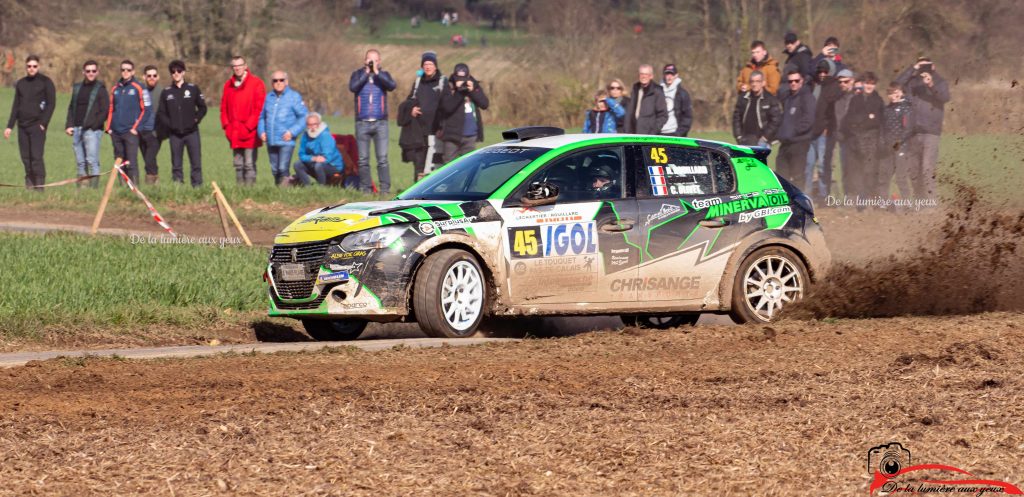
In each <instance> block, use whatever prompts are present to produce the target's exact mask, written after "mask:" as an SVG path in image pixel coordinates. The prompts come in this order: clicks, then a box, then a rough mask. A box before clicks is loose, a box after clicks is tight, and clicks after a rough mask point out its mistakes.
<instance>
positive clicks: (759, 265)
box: [730, 247, 809, 323]
mask: <svg viewBox="0 0 1024 497" xmlns="http://www.w3.org/2000/svg"><path fill="white" fill-rule="evenodd" d="M808 282H809V279H808V277H807V267H806V266H804V263H803V261H802V260H800V257H798V256H797V255H796V254H795V253H793V251H791V250H789V249H787V248H783V247H765V248H762V249H758V250H756V251H754V253H752V254H750V255H749V256H747V258H746V259H744V260H743V263H742V264H740V267H739V270H738V271H737V272H736V280H735V282H734V283H733V288H732V310H731V311H730V315H731V316H732V318H733V321H736V322H737V323H767V322H770V321H773V320H775V319H777V318H778V316H779V312H780V311H781V310H782V308H783V307H784V306H789V305H792V304H793V303H794V302H796V301H798V300H800V299H802V298H803V296H804V291H805V290H806V289H807V284H808Z"/></svg>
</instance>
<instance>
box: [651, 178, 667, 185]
mask: <svg viewBox="0 0 1024 497" xmlns="http://www.w3.org/2000/svg"><path fill="white" fill-rule="evenodd" d="M651 184H652V185H661V186H665V177H664V176H651Z"/></svg>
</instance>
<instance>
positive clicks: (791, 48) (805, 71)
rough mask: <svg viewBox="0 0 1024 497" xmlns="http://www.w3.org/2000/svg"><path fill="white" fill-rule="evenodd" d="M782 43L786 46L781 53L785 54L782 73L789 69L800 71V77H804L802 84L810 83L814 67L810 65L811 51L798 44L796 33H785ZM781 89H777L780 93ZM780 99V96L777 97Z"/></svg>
mask: <svg viewBox="0 0 1024 497" xmlns="http://www.w3.org/2000/svg"><path fill="white" fill-rule="evenodd" d="M783 41H784V42H785V44H786V49H785V50H783V51H782V53H784V54H786V64H785V66H784V67H783V69H782V73H783V74H786V73H788V72H789V70H790V69H796V70H798V71H800V75H801V76H803V77H804V82H805V83H806V82H807V81H810V80H811V78H812V77H814V74H813V73H814V66H812V65H811V59H812V58H813V56H812V55H811V49H810V48H807V45H804V44H803V43H801V42H800V38H799V37H798V36H797V35H796V33H793V32H789V33H786V36H785V38H783ZM782 91H783V88H780V89H779V92H782ZM779 96H780V97H781V96H782V95H779Z"/></svg>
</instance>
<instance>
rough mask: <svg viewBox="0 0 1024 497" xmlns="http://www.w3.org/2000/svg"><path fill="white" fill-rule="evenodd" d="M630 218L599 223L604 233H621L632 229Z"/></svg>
mask: <svg viewBox="0 0 1024 497" xmlns="http://www.w3.org/2000/svg"><path fill="white" fill-rule="evenodd" d="M633 222H634V221H633V220H632V219H621V220H619V222H618V223H605V224H602V225H601V231H603V232H605V233H621V232H623V231H629V230H631V229H633Z"/></svg>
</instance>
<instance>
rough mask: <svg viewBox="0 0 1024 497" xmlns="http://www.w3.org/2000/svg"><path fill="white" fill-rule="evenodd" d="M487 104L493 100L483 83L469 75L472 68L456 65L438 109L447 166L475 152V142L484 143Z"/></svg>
mask: <svg viewBox="0 0 1024 497" xmlns="http://www.w3.org/2000/svg"><path fill="white" fill-rule="evenodd" d="M488 105H490V100H488V99H487V95H485V94H484V89H483V88H482V87H481V86H480V82H478V81H477V80H476V79H475V78H473V76H471V75H470V74H469V66H467V65H466V64H462V63H459V64H456V65H455V70H454V71H452V77H451V79H449V80H448V88H447V90H445V93H444V95H443V96H442V97H441V105H440V108H439V109H438V121H439V122H438V126H439V127H440V128H441V140H442V141H444V162H445V164H447V163H449V162H451V161H452V160H454V159H456V158H458V157H460V156H462V155H465V154H468V153H469V152H472V151H473V150H474V149H475V148H476V142H482V141H484V123H483V120H482V119H481V118H480V111H481V110H484V109H487V106H488Z"/></svg>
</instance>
